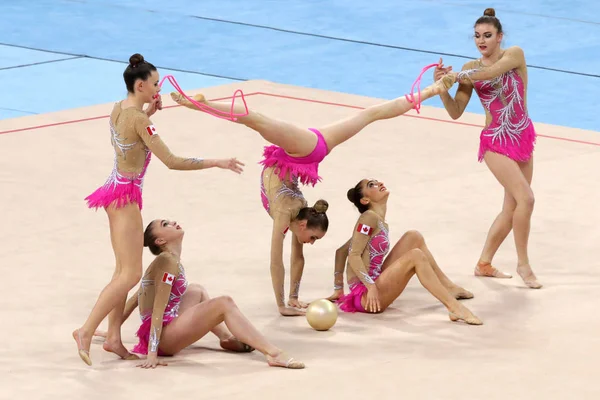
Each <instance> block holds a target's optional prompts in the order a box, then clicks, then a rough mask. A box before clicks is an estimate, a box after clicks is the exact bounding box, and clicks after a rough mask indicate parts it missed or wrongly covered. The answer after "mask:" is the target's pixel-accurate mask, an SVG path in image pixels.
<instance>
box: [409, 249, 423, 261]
mask: <svg viewBox="0 0 600 400" xmlns="http://www.w3.org/2000/svg"><path fill="white" fill-rule="evenodd" d="M407 254H408V256H409V257H410V259H411V260H413V261H415V262H417V263H421V262H423V261H426V260H427V256H426V255H425V253H423V251H422V250H421V249H412V250H409V251H408V253H407Z"/></svg>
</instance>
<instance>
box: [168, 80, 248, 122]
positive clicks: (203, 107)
mask: <svg viewBox="0 0 600 400" xmlns="http://www.w3.org/2000/svg"><path fill="white" fill-rule="evenodd" d="M165 79H167V80H168V81H169V83H170V84H171V85H173V87H174V88H175V90H177V91H178V92H179V93H181V95H182V96H183V97H185V98H186V99H187V100H189V102H190V103H192V104H193V105H195V106H196V107H198V109H199V110H201V111H204V112H206V113H208V114H210V115H212V116H215V117H217V118H223V119H227V120H229V121H237V118H236V117H245V116H246V115H248V105H247V104H246V99H245V98H244V92H242V91H241V90H240V89H238V90H236V91H235V92H234V93H233V98H232V100H231V111H230V112H229V113H227V112H225V111H221V110H217V109H215V108H212V107H209V106H207V105H206V104H202V103H199V102H197V101H196V100H194V99H193V98H191V97H189V96H188V95H186V94H185V93H184V92H183V90H181V87H179V84H178V83H177V81H176V80H175V77H174V76H173V75H166V76H165V77H164V78H162V80H161V81H160V83H159V84H158V85H159V86H160V87H162V84H163V82H164V81H165ZM238 92H239V93H240V96H241V99H242V102H243V103H244V108H245V109H246V113H245V114H234V112H233V107H234V105H235V100H236V99H237V96H238Z"/></svg>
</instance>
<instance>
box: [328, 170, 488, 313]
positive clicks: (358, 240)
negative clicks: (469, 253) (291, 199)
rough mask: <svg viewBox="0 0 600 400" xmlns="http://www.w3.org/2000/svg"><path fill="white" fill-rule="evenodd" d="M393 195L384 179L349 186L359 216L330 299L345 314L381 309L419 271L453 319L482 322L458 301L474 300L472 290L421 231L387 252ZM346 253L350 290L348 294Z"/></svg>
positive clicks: (342, 250)
mask: <svg viewBox="0 0 600 400" xmlns="http://www.w3.org/2000/svg"><path fill="white" fill-rule="evenodd" d="M389 194H390V192H389V191H388V189H387V188H386V187H385V185H384V184H383V182H379V181H377V180H374V179H363V180H361V181H360V182H358V184H357V185H356V186H355V187H354V188H352V189H350V190H348V193H347V197H348V200H350V201H351V202H352V203H353V204H354V205H355V206H356V208H357V209H358V211H359V212H360V216H359V218H358V221H357V222H356V224H355V226H354V232H353V234H352V238H351V239H350V240H349V241H347V242H346V243H345V244H344V245H343V246H341V247H340V248H339V249H338V250H337V252H336V268H335V273H334V279H335V287H334V289H335V292H334V294H333V295H332V296H330V297H329V299H330V300H332V301H335V300H337V302H338V304H339V306H340V309H341V310H342V311H345V312H357V311H358V312H366V313H380V312H383V311H384V310H385V309H386V308H387V307H389V306H390V305H391V304H392V303H393V302H394V301H395V300H396V299H397V298H398V297H399V296H400V295H401V294H402V292H403V291H404V288H405V287H406V285H407V284H408V281H409V280H410V279H411V278H412V277H413V276H414V275H415V274H416V275H417V278H418V279H419V281H420V282H421V284H422V285H423V286H424V287H425V289H427V290H428V291H429V292H430V293H431V294H433V295H434V296H435V297H436V298H437V299H438V300H439V301H440V302H442V304H444V306H446V308H447V309H448V311H449V317H450V320H452V321H459V320H462V321H465V322H466V323H467V324H471V325H481V324H482V322H481V320H480V319H479V318H477V317H476V316H475V315H473V313H471V311H470V310H469V309H468V308H467V307H465V306H464V305H462V304H461V303H460V302H458V300H457V299H470V298H472V297H473V294H472V293H471V292H469V291H467V290H465V289H463V288H462V287H460V286H458V285H456V284H454V283H453V282H452V281H450V279H448V277H447V276H446V275H444V273H443V272H442V270H441V269H440V268H439V266H438V265H437V263H436V261H435V259H434V258H433V255H432V254H431V252H430V251H429V249H428V248H427V245H426V244H425V239H424V238H423V236H422V235H421V234H420V233H419V232H417V231H408V232H406V233H405V234H404V235H403V236H402V237H401V238H400V240H399V241H398V242H397V243H396V245H395V246H394V247H393V248H392V250H391V252H390V254H389V256H387V254H388V251H389V249H390V242H389V236H388V232H389V231H388V225H387V223H386V222H385V216H386V212H387V201H388V197H389ZM346 256H347V261H348V266H349V267H350V268H347V269H346V275H347V282H348V286H349V288H350V293H348V294H347V295H344V294H343V271H344V263H345V262H346ZM386 256H387V257H386Z"/></svg>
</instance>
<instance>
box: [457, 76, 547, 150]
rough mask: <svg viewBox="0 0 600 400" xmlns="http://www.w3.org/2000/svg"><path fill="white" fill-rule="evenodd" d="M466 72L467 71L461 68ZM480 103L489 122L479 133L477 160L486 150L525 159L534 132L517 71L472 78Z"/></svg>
mask: <svg viewBox="0 0 600 400" xmlns="http://www.w3.org/2000/svg"><path fill="white" fill-rule="evenodd" d="M463 72H468V71H463ZM474 85H475V91H476V92H477V94H478V95H479V99H480V100H481V104H482V105H483V107H484V108H485V109H486V111H487V112H488V113H489V114H490V115H491V116H492V122H491V123H490V124H489V126H487V127H486V128H484V129H483V131H482V132H481V135H480V145H479V155H478V159H479V161H482V160H483V156H484V155H485V152H486V151H492V152H495V153H499V154H502V155H505V156H507V157H509V158H511V159H513V160H515V161H527V160H529V158H530V157H531V155H532V153H533V149H534V144H535V139H536V132H535V129H534V126H533V122H532V121H531V119H530V118H529V115H528V113H527V108H526V106H525V85H524V83H523V79H522V78H521V76H520V75H519V74H518V72H517V71H516V70H514V69H513V70H510V71H508V72H505V73H504V74H502V75H500V76H498V77H496V78H493V79H491V80H486V81H475V82H474Z"/></svg>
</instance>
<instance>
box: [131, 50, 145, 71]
mask: <svg viewBox="0 0 600 400" xmlns="http://www.w3.org/2000/svg"><path fill="white" fill-rule="evenodd" d="M143 62H144V56H143V55H141V54H138V53H135V54H134V55H132V56H131V57H129V66H130V67H131V68H135V67H137V66H138V65H139V64H141V63H143Z"/></svg>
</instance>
